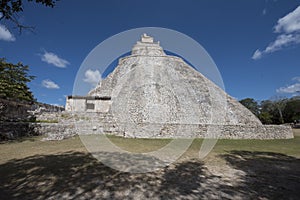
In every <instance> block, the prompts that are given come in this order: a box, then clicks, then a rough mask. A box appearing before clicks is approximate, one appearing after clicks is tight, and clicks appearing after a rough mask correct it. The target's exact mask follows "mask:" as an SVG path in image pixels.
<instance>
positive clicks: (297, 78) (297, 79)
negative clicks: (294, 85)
mask: <svg viewBox="0 0 300 200" xmlns="http://www.w3.org/2000/svg"><path fill="white" fill-rule="evenodd" d="M292 80H293V81H299V82H300V76H297V77H294V78H292Z"/></svg>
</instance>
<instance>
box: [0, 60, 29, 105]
mask: <svg viewBox="0 0 300 200" xmlns="http://www.w3.org/2000/svg"><path fill="white" fill-rule="evenodd" d="M28 70H29V67H28V66H27V65H23V64H22V63H17V64H12V63H7V62H6V61H5V59H3V58H1V59H0V98H4V99H10V98H13V99H16V100H21V101H29V102H33V101H34V97H33V94H32V92H31V91H30V90H29V87H28V86H27V83H28V82H30V81H31V80H33V79H34V76H29V75H28Z"/></svg>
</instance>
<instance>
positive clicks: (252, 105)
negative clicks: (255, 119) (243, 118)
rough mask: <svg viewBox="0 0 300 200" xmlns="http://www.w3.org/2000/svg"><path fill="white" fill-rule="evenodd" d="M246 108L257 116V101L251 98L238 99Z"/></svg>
mask: <svg viewBox="0 0 300 200" xmlns="http://www.w3.org/2000/svg"><path fill="white" fill-rule="evenodd" d="M240 103H241V104H243V105H244V106H245V107H246V108H248V109H249V110H250V111H251V112H252V113H253V114H254V115H256V116H258V114H259V107H258V103H257V102H256V101H255V100H254V99H252V98H246V99H243V100H241V101H240Z"/></svg>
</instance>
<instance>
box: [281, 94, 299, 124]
mask: <svg viewBox="0 0 300 200" xmlns="http://www.w3.org/2000/svg"><path fill="white" fill-rule="evenodd" d="M283 116H284V120H285V122H288V123H292V122H294V121H295V120H299V119H300V97H299V96H298V97H293V98H291V99H289V100H287V102H286V106H285V108H284V111H283Z"/></svg>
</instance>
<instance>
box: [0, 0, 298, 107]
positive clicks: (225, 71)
mask: <svg viewBox="0 0 300 200" xmlns="http://www.w3.org/2000/svg"><path fill="white" fill-rule="evenodd" d="M83 2H84V3H83ZM299 6H300V0H298V1H297V0H276V1H275V0H244V1H240V0H228V1H223V0H185V1H176V0H172V1H169V0H165V1H161V0H151V1H149V0H148V1H146V0H127V1H124V0H122V1H121V0H102V1H98V0H87V1H79V0H73V1H70V0H69V1H68V0H61V1H59V2H57V5H56V6H55V8H53V9H52V8H44V7H42V6H39V5H35V4H32V3H25V5H24V12H23V13H21V14H20V15H19V17H20V21H21V22H23V23H24V24H28V25H33V26H35V27H36V28H35V30H34V33H32V32H30V31H26V30H25V31H23V33H22V34H21V35H20V34H19V33H18V31H17V30H15V29H13V26H12V25H11V24H9V23H7V22H3V21H1V22H0V57H5V58H6V59H7V61H8V62H13V63H16V62H19V61H21V62H23V63H24V64H27V65H29V66H30V74H32V75H35V76H36V79H35V80H34V81H32V83H30V85H29V86H30V88H31V90H32V91H33V93H34V95H35V97H36V98H37V99H38V101H41V102H45V103H50V104H61V105H64V103H65V95H70V94H71V93H72V90H73V82H74V79H75V76H76V73H77V71H78V69H79V67H80V65H81V63H82V62H83V60H84V59H85V57H86V56H87V55H88V53H89V52H90V51H91V50H92V49H93V48H94V47H95V46H96V45H98V44H99V43H100V42H102V41H104V40H105V39H107V38H108V37H110V36H113V35H115V34H117V33H119V32H122V31H126V30H128V29H132V28H139V27H164V28H168V29H173V30H176V31H179V32H182V33H184V34H186V35H188V36H190V37H191V38H193V39H194V40H196V41H198V42H199V43H200V44H201V45H202V46H203V47H204V48H205V49H206V51H207V52H208V53H209V54H210V56H211V57H212V58H213V60H214V62H215V63H216V65H217V67H218V69H219V71H220V73H221V75H222V78H223V81H224V85H225V88H226V92H228V93H229V94H230V95H231V96H233V97H235V98H237V99H243V98H246V97H251V98H254V99H257V100H263V99H269V98H271V97H273V96H274V95H280V96H287V97H290V96H292V95H296V94H297V91H299V90H300V7H299ZM6 28H8V30H7V29H6ZM139 37H140V36H137V39H139ZM158 40H159V38H158ZM130 48H131V47H129V50H130ZM99 57H100V56H99ZM86 76H87V77H86V81H87V82H89V83H91V84H94V83H95V81H96V80H97V79H98V78H99V74H97V73H95V72H94V71H89V72H87V73H86ZM298 94H299V93H298Z"/></svg>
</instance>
